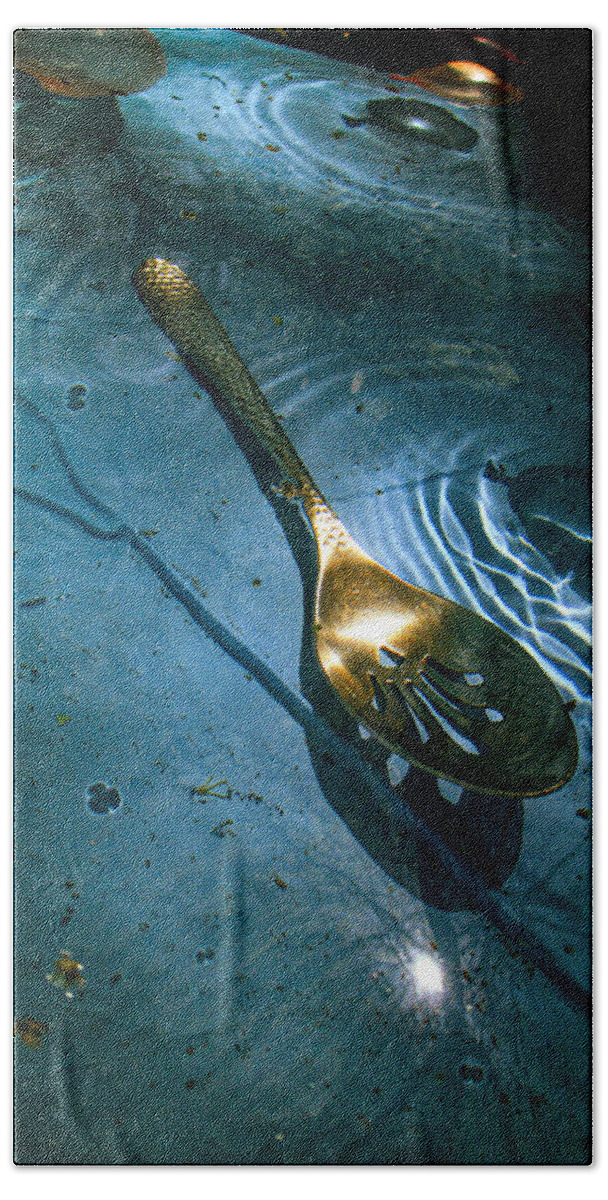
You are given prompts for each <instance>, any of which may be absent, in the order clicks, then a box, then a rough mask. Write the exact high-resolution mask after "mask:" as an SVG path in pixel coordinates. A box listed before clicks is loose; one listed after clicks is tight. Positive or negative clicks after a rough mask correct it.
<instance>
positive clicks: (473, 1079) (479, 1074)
mask: <svg viewBox="0 0 608 1200" xmlns="http://www.w3.org/2000/svg"><path fill="white" fill-rule="evenodd" d="M458 1074H459V1075H460V1078H461V1079H464V1080H465V1081H466V1082H467V1083H481V1081H482V1079H483V1070H482V1068H481V1067H480V1066H478V1065H477V1063H462V1066H461V1067H460V1070H459V1072H458Z"/></svg>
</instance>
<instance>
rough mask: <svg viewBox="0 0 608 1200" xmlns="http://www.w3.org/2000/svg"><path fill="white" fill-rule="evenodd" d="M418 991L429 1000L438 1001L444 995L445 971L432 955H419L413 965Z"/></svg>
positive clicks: (412, 970)
mask: <svg viewBox="0 0 608 1200" xmlns="http://www.w3.org/2000/svg"><path fill="white" fill-rule="evenodd" d="M411 972H412V975H413V978H414V983H415V986H416V991H417V993H418V995H419V996H423V997H425V998H426V999H427V1000H436V999H438V998H439V996H441V995H443V990H444V982H443V971H442V970H441V966H440V964H439V963H438V962H437V959H436V958H433V957H432V956H431V955H430V954H422V953H421V954H417V955H416V957H415V958H414V959H413V960H412V963H411Z"/></svg>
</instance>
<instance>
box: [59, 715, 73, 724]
mask: <svg viewBox="0 0 608 1200" xmlns="http://www.w3.org/2000/svg"><path fill="white" fill-rule="evenodd" d="M71 720H72V718H71V717H69V716H68V715H67V713H57V724H58V725H67V723H68V721H71Z"/></svg>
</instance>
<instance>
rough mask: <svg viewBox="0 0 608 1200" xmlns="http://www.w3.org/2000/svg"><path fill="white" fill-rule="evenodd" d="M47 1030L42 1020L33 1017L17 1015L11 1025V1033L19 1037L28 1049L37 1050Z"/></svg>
mask: <svg viewBox="0 0 608 1200" xmlns="http://www.w3.org/2000/svg"><path fill="white" fill-rule="evenodd" d="M48 1032H49V1027H48V1025H45V1024H44V1021H35V1020H34V1018H33V1017H19V1018H18V1019H17V1020H16V1021H15V1024H14V1025H13V1034H14V1036H15V1037H20V1038H21V1041H22V1042H23V1044H24V1046H29V1048H30V1050H39V1049H40V1046H41V1045H42V1039H43V1037H44V1035H45V1033H48Z"/></svg>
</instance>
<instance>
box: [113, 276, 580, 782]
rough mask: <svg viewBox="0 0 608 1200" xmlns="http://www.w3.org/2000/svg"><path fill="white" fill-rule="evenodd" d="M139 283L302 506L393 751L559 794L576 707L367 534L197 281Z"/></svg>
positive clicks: (321, 632) (366, 711)
mask: <svg viewBox="0 0 608 1200" xmlns="http://www.w3.org/2000/svg"><path fill="white" fill-rule="evenodd" d="M133 283H134V286H135V288H136V290H137V292H138V295H139V296H140V298H141V300H143V302H144V304H145V305H146V307H147V308H148V311H149V312H150V315H151V316H152V317H153V318H154V320H155V321H156V322H157V324H158V325H159V326H160V328H161V329H162V330H163V331H164V332H165V333H166V334H167V336H168V337H169V338H170V339H171V341H172V342H173V343H174V345H175V346H176V348H177V349H178V350H179V353H180V355H181V356H182V358H183V359H184V362H185V364H186V366H187V367H188V368H189V370H190V371H191V372H192V373H193V374H194V376H195V377H198V378H199V379H202V380H203V381H204V382H206V383H207V384H208V385H209V386H210V389H211V391H212V392H213V390H214V389H215V390H216V392H218V393H219V394H220V396H221V397H222V399H223V401H224V402H225V403H226V404H228V405H229V406H230V407H231V408H232V409H233V410H234V412H235V413H237V414H238V416H239V417H240V418H241V420H243V421H244V422H245V423H246V425H247V426H248V427H249V428H250V429H251V430H252V432H253V433H254V434H255V436H256V437H257V439H258V440H259V442H260V443H261V444H262V445H263V446H264V447H265V449H266V450H267V451H268V453H269V454H270V455H271V456H272V458H273V459H274V461H275V462H276V463H277V465H278V466H279V468H280V469H281V471H282V472H283V475H284V485H283V488H282V491H283V493H284V494H285V495H286V496H287V497H291V498H294V499H295V498H297V499H298V500H300V501H301V503H302V505H303V508H304V511H305V513H306V516H307V517H308V520H309V522H310V525H311V528H312V531H313V533H314V536H315V539H316V542H317V547H318V555H319V575H318V582H317V590H316V600H315V612H314V631H315V637H316V650H317V655H318V659H319V663H320V665H321V668H322V670H323V671H324V672H325V675H326V676H327V678H328V680H329V682H330V684H331V685H332V687H333V688H334V689H335V691H336V693H337V695H338V696H339V698H340V700H341V702H342V704H343V705H344V706H345V708H346V709H347V710H348V712H349V713H350V714H351V715H352V716H353V717H354V718H355V720H357V721H358V722H360V724H362V725H363V726H365V728H366V729H368V730H369V731H370V732H372V733H373V734H374V735H375V737H376V738H378V739H379V741H380V742H382V743H383V744H384V745H385V746H386V747H388V749H389V750H391V751H394V752H395V753H396V754H399V755H402V756H403V757H404V758H406V759H408V760H409V761H410V762H413V763H415V764H416V765H417V766H419V767H421V768H422V769H423V770H425V771H430V772H432V773H433V774H435V775H439V776H442V777H443V778H445V779H449V780H452V781H453V782H454V783H458V784H460V785H461V786H462V787H465V788H470V789H473V790H477V791H483V792H495V793H501V794H504V795H509V796H536V795H543V794H545V793H547V792H552V791H555V789H556V788H559V787H561V786H562V784H564V783H565V782H566V780H568V779H569V778H570V776H571V775H572V773H573V771H574V769H575V767H576V763H577V756H578V748H577V740H576V732H575V729H574V725H573V723H572V721H571V719H570V716H569V709H570V707H571V706H570V705H569V704H565V703H564V701H563V700H562V699H561V697H560V695H559V692H558V691H557V689H556V687H555V686H554V685H553V683H552V682H551V680H550V679H549V678H548V677H547V675H545V673H544V671H542V669H541V668H540V667H539V666H538V664H537V663H536V662H535V660H534V659H533V658H532V656H531V655H530V654H529V653H528V652H527V650H524V649H523V647H522V646H520V645H519V643H518V642H516V641H515V640H514V639H513V638H512V637H509V635H508V634H506V633H503V631H502V630H501V629H499V628H498V626H497V625H495V624H494V623H493V622H492V621H488V620H486V619H485V618H483V617H479V616H477V615H476V614H475V613H473V612H471V611H470V610H469V609H467V608H463V607H462V606H461V605H460V604H455V603H454V601H452V600H444V599H442V598H441V597H440V596H435V595H433V594H432V593H431V592H426V591H423V590H422V589H421V588H417V587H413V586H412V585H411V584H409V583H404V582H403V581H402V580H401V579H398V578H397V577H396V576H395V575H392V574H391V573H390V571H387V570H385V569H384V567H381V566H379V564H378V563H376V562H374V560H373V559H371V558H370V557H369V556H368V555H367V554H365V553H364V551H363V550H362V549H361V547H360V546H358V545H357V543H356V542H355V541H354V540H353V538H352V537H351V536H350V534H349V533H348V532H347V530H346V529H345V528H344V526H343V525H342V524H341V522H340V521H339V520H338V518H337V517H336V516H335V514H334V513H333V512H332V510H331V508H330V507H329V505H328V503H327V501H326V500H325V499H324V498H323V496H322V495H321V493H320V491H319V489H318V488H317V486H316V484H315V482H314V480H313V478H312V476H311V475H310V474H309V472H308V471H307V469H306V467H305V466H304V463H303V462H302V460H301V459H300V458H299V456H298V454H297V453H296V451H295V449H294V447H293V446H292V444H291V442H290V440H289V438H288V437H287V434H286V433H285V431H284V430H283V429H282V427H281V425H280V424H279V421H278V420H277V418H276V417H275V415H274V413H273V411H272V409H271V407H270V405H269V404H268V401H267V400H266V399H265V397H264V396H263V395H262V392H261V391H260V389H259V388H258V386H257V384H256V382H255V380H254V379H253V377H252V376H251V375H250V374H249V371H248V370H247V368H246V367H245V365H244V363H243V362H242V361H241V359H240V358H239V356H238V354H237V352H236V350H235V348H234V346H233V345H232V343H231V341H230V339H229V338H228V335H227V333H226V331H225V330H224V328H223V326H222V325H221V324H220V322H219V321H218V319H217V317H216V316H215V315H214V313H213V312H212V311H211V309H210V307H209V305H208V304H207V302H206V300H205V299H204V297H203V296H202V294H201V292H200V291H199V290H198V288H197V287H196V286H195V285H194V284H193V283H192V281H191V280H190V279H189V278H188V276H187V275H186V274H185V273H184V272H183V271H182V270H181V269H180V268H179V267H178V266H176V265H175V264H173V263H169V262H166V261H165V260H164V259H161V258H150V259H148V260H147V261H146V262H144V263H142V264H141V266H139V267H138V269H137V270H136V271H135V273H134V275H133Z"/></svg>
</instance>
